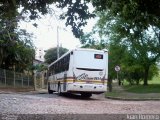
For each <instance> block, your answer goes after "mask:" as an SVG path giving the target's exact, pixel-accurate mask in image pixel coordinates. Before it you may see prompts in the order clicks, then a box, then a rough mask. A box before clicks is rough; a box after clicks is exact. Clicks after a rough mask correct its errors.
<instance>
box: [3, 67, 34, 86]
mask: <svg viewBox="0 0 160 120" xmlns="http://www.w3.org/2000/svg"><path fill="white" fill-rule="evenodd" d="M0 87H34V80H33V77H32V76H31V75H29V74H25V73H17V72H14V71H9V70H5V69H0Z"/></svg>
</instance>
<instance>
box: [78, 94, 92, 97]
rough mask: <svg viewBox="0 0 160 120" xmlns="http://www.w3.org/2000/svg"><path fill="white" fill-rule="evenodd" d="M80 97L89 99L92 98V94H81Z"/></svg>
mask: <svg viewBox="0 0 160 120" xmlns="http://www.w3.org/2000/svg"><path fill="white" fill-rule="evenodd" d="M81 96H82V97H84V98H90V97H91V96H92V93H81Z"/></svg>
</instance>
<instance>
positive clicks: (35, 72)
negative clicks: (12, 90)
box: [34, 70, 37, 90]
mask: <svg viewBox="0 0 160 120" xmlns="http://www.w3.org/2000/svg"><path fill="white" fill-rule="evenodd" d="M36 74H37V71H36V70H34V90H36V89H37V87H36V84H37V83H36Z"/></svg>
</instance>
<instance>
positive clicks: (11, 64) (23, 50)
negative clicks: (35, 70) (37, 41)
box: [0, 30, 35, 72]
mask: <svg viewBox="0 0 160 120" xmlns="http://www.w3.org/2000/svg"><path fill="white" fill-rule="evenodd" d="M30 37H31V36H30V34H28V33H26V31H24V30H19V31H16V32H15V33H14V32H12V34H9V35H8V34H7V33H6V34H3V35H2V36H0V38H1V40H0V45H1V47H0V51H1V52H0V67H1V68H4V69H11V70H13V69H15V70H16V71H19V72H22V71H23V70H28V69H29V68H30V66H32V61H33V58H34V54H35V51H34V48H33V46H32V42H31V41H30Z"/></svg>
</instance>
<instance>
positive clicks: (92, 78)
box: [48, 48, 108, 97]
mask: <svg viewBox="0 0 160 120" xmlns="http://www.w3.org/2000/svg"><path fill="white" fill-rule="evenodd" d="M107 79H108V51H107V50H95V49H85V48H77V49H74V50H71V51H69V52H67V53H65V54H64V55H62V56H61V57H60V58H59V59H57V60H56V61H54V62H53V63H51V64H50V65H49V66H48V93H49V94H51V93H53V92H58V94H59V95H61V93H78V94H81V96H82V97H91V96H92V94H100V93H104V92H105V91H106V90H107Z"/></svg>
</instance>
